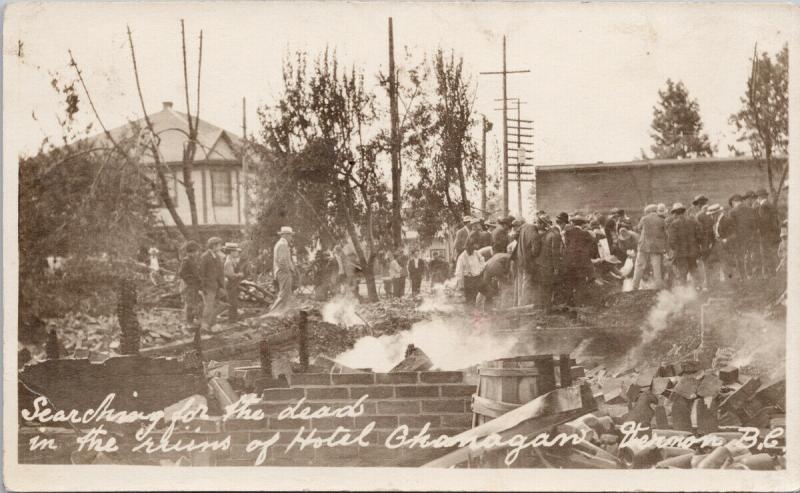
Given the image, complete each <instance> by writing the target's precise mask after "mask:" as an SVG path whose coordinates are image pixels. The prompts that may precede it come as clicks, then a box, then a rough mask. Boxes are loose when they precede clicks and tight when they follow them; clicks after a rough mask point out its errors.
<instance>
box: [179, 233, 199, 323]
mask: <svg viewBox="0 0 800 493" xmlns="http://www.w3.org/2000/svg"><path fill="white" fill-rule="evenodd" d="M184 251H185V252H186V255H185V256H184V257H183V260H182V261H181V266H180V269H179V270H178V277H180V279H181V283H182V288H183V289H182V290H181V291H182V294H183V303H184V307H185V312H186V325H187V326H188V327H196V323H197V321H198V320H199V319H200V316H201V313H202V303H203V300H202V298H201V297H200V291H201V290H202V289H203V285H202V281H201V279H200V267H199V265H198V257H199V254H200V245H198V244H197V242H196V241H193V240H190V241H188V242H186V246H185V247H184Z"/></svg>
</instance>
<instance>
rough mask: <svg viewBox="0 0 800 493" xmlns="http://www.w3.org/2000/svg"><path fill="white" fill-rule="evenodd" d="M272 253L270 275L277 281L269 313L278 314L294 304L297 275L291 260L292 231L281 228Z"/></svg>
mask: <svg viewBox="0 0 800 493" xmlns="http://www.w3.org/2000/svg"><path fill="white" fill-rule="evenodd" d="M278 235H279V236H280V237H281V238H280V239H279V240H278V241H277V242H276V243H275V249H274V250H273V252H272V275H273V276H275V279H276V280H277V281H278V296H277V297H276V298H275V301H274V302H273V303H272V306H271V307H270V308H269V311H270V312H271V313H276V314H280V313H283V312H285V311H286V310H288V309H289V308H291V306H292V303H293V302H294V288H295V286H294V277H295V275H296V273H297V271H296V269H295V266H294V261H293V260H292V249H291V245H292V241H293V240H294V231H293V230H292V228H291V227H289V226H282V227H281V229H280V231H278Z"/></svg>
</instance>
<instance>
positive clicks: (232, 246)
mask: <svg viewBox="0 0 800 493" xmlns="http://www.w3.org/2000/svg"><path fill="white" fill-rule="evenodd" d="M222 249H223V250H225V251H226V252H233V251H236V252H241V251H242V249H241V248H239V244H238V243H234V242H232V241H229V242H228V243H225V246H223V247H222Z"/></svg>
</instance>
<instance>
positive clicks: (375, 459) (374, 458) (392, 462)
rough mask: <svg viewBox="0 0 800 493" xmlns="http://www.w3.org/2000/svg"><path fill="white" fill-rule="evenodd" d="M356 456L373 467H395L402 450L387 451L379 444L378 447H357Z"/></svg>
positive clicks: (387, 449)
mask: <svg viewBox="0 0 800 493" xmlns="http://www.w3.org/2000/svg"><path fill="white" fill-rule="evenodd" d="M370 443H372V442H370ZM358 456H359V457H360V458H361V459H362V460H364V461H366V462H368V463H369V464H370V465H373V466H378V467H397V466H396V462H397V461H398V460H399V459H400V458H401V457H402V456H403V449H402V448H397V449H389V448H386V447H384V446H383V442H380V446H371V447H359V451H358Z"/></svg>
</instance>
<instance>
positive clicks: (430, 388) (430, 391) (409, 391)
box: [394, 385, 439, 397]
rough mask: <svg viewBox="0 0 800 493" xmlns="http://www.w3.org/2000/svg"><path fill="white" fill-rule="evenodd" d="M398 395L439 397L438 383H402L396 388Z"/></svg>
mask: <svg viewBox="0 0 800 493" xmlns="http://www.w3.org/2000/svg"><path fill="white" fill-rule="evenodd" d="M394 391H395V394H396V395H397V397H439V387H438V386H436V385H402V386H399V387H395V388H394Z"/></svg>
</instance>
